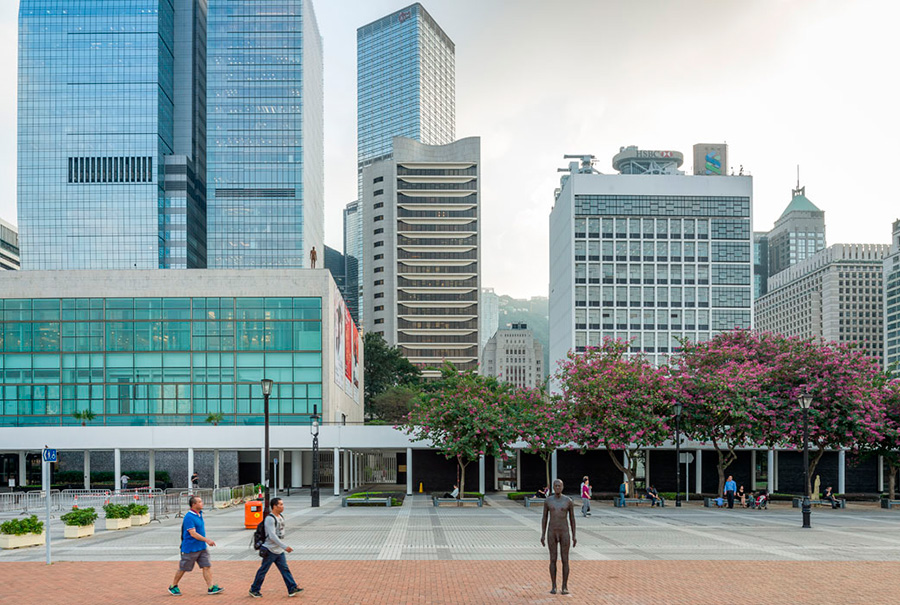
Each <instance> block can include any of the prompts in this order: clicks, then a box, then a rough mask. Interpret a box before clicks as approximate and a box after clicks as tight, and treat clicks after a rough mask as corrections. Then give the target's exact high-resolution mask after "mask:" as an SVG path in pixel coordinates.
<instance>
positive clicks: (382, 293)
mask: <svg viewBox="0 0 900 605" xmlns="http://www.w3.org/2000/svg"><path fill="white" fill-rule="evenodd" d="M375 298H384V292H376V293H375Z"/></svg>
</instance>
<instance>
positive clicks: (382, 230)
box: [375, 227, 384, 235]
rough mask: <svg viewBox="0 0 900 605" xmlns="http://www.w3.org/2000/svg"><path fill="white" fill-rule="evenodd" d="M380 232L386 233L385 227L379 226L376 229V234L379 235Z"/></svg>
mask: <svg viewBox="0 0 900 605" xmlns="http://www.w3.org/2000/svg"><path fill="white" fill-rule="evenodd" d="M379 233H384V227H379V228H378V229H376V230H375V235H378V234H379Z"/></svg>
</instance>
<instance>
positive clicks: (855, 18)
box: [0, 0, 900, 298]
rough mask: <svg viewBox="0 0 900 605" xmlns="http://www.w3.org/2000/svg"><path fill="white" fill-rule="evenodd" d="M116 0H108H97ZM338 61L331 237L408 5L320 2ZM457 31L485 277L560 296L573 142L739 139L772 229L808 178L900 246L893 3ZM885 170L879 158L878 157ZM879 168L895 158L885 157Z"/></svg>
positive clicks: (484, 13)
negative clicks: (363, 55) (559, 258)
mask: <svg viewBox="0 0 900 605" xmlns="http://www.w3.org/2000/svg"><path fill="white" fill-rule="evenodd" d="M97 1H102V0H97ZM314 4H315V9H316V15H317V18H318V22H319V29H320V31H321V33H322V37H323V41H324V56H325V59H324V60H325V206H326V212H325V214H326V216H325V241H326V243H327V244H328V245H329V246H331V247H333V248H337V249H342V247H343V245H342V241H343V226H342V220H343V219H342V215H341V211H342V209H343V207H344V206H345V205H346V204H347V203H348V202H350V201H353V200H354V199H355V198H356V187H357V182H356V28H358V27H359V26H361V25H364V24H366V23H369V22H371V21H373V20H375V19H377V18H379V17H382V16H384V15H386V14H388V13H391V12H393V11H395V10H398V9H400V8H403V7H404V6H407V4H408V3H407V2H389V1H384V0H327V1H326V0H317V1H316V0H314ZM422 4H423V6H425V8H426V9H427V10H428V11H429V12H430V13H431V15H432V16H433V17H434V18H435V20H436V21H437V22H438V23H439V24H440V25H441V26H442V27H443V29H444V30H445V31H446V32H447V34H448V35H449V36H450V38H451V39H452V40H453V41H454V42H455V44H456V87H457V88H456V107H457V116H456V120H457V128H456V133H457V137H458V138H463V137H466V136H479V137H481V157H482V166H481V177H482V198H481V204H482V209H481V212H482V233H481V237H482V265H483V271H482V286H484V287H492V288H494V289H495V290H496V291H497V293H499V294H508V295H511V296H515V297H522V298H524V297H531V296H546V295H547V291H548V287H547V284H548V282H549V274H548V256H549V250H548V239H549V238H548V218H549V214H550V210H551V208H552V206H553V190H554V189H555V188H556V187H557V186H558V184H559V176H560V175H559V174H558V173H557V170H556V169H557V168H562V167H565V166H566V164H567V161H566V160H563V157H562V156H563V155H564V154H567V153H569V154H593V155H595V156H597V159H598V162H597V164H596V167H597V168H598V169H599V170H600V171H601V172H605V173H612V172H613V170H612V157H613V155H615V154H616V153H617V152H618V151H619V148H620V147H622V146H626V145H637V146H638V147H640V148H642V149H672V150H677V151H681V152H682V153H683V154H684V156H685V164H684V166H682V169H684V170H685V171H686V172H688V173H690V171H691V169H692V166H691V164H692V160H691V148H692V146H693V145H694V144H695V143H719V142H727V143H728V146H729V149H728V151H729V164H731V166H732V167H734V169H735V172H737V171H738V169H739V168H740V167H741V166H743V168H744V171H745V173H749V174H751V175H753V189H754V208H753V214H754V216H753V223H754V229H755V230H757V231H767V230H769V229H771V227H772V224H773V222H774V221H775V220H776V219H777V218H778V217H779V216H780V215H781V212H782V211H783V210H784V208H785V207H786V206H787V204H788V203H789V202H790V199H791V189H792V188H793V187H794V186H795V185H796V181H797V166H798V165H799V166H800V184H801V185H804V186H805V187H806V195H807V197H808V198H809V199H810V200H812V201H813V203H815V204H816V205H817V206H818V207H819V208H820V209H822V210H824V211H825V220H826V225H827V227H826V228H827V241H828V244H829V245H831V244H837V243H883V244H887V243H890V239H891V222H892V221H894V220H896V219H897V218H900V208H898V207H897V206H898V203H897V202H898V195H897V193H896V190H895V188H894V186H892V185H891V182H892V181H891V180H890V179H891V177H890V174H892V173H893V172H894V170H895V169H892V168H891V166H893V165H894V160H895V159H896V156H897V146H898V144H900V117H898V115H900V112H898V111H897V108H898V101H897V91H898V88H900V82H898V76H900V68H898V59H900V50H898V46H897V44H896V37H897V33H896V24H897V23H900V3H898V2H894V1H892V0H881V1H874V0H854V1H853V2H847V1H846V0H750V1H746V2H731V1H729V0H717V1H707V0H677V1H676V0H643V1H641V2H621V1H620V0H616V1H608V0H552V1H550V0H424V1H423V2H422ZM17 10H18V7H17V2H16V0H2V1H0V82H4V84H5V88H6V93H5V94H0V218H3V219H5V220H7V221H9V222H12V223H13V224H15V223H16V203H15V197H16V184H15V183H16V168H15V165H16V152H15V140H16V94H15V87H16V60H17V59H16V46H17V41H16V36H17ZM867 166H868V168H867ZM878 166H887V168H885V169H884V170H882V169H881V168H878Z"/></svg>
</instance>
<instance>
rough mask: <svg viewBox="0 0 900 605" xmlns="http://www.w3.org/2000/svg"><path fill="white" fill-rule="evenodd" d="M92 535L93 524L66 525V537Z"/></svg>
mask: <svg viewBox="0 0 900 605" xmlns="http://www.w3.org/2000/svg"><path fill="white" fill-rule="evenodd" d="M93 535H94V524H93V523H91V524H90V525H66V530H65V536H66V537H67V538H87V537H88V536H93Z"/></svg>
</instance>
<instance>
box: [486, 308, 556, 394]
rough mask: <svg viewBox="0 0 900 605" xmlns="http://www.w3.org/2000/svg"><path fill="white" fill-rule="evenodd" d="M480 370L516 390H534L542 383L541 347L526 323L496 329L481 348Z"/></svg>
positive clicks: (542, 361) (542, 358)
mask: <svg viewBox="0 0 900 605" xmlns="http://www.w3.org/2000/svg"><path fill="white" fill-rule="evenodd" d="M481 371H482V373H483V374H484V375H486V376H496V377H497V378H499V379H501V380H503V381H504V382H510V383H512V384H514V385H516V386H517V387H523V388H534V387H537V386H539V385H540V384H541V383H542V382H543V380H544V347H543V345H541V343H540V342H538V341H537V340H535V338H534V333H532V331H531V330H529V329H528V326H527V324H520V323H514V324H512V327H511V329H508V330H506V329H504V330H497V332H496V333H495V334H494V335H493V336H492V337H491V338H490V339H489V340H488V342H487V345H485V347H484V354H483V355H482V358H481Z"/></svg>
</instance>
